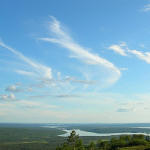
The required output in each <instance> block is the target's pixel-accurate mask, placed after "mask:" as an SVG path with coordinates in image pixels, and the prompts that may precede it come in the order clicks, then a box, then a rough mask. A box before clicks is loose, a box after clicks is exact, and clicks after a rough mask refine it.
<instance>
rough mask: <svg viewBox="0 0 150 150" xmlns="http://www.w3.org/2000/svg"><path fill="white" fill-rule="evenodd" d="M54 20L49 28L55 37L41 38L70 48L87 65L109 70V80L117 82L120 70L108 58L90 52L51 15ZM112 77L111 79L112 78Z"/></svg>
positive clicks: (74, 55)
mask: <svg viewBox="0 0 150 150" xmlns="http://www.w3.org/2000/svg"><path fill="white" fill-rule="evenodd" d="M51 19H52V21H51V22H50V23H49V30H50V31H51V32H52V33H53V34H54V38H49V37H47V38H40V40H43V41H47V42H50V43H56V44H59V45H60V46H62V47H63V48H66V49H67V50H69V51H70V52H71V53H72V54H73V57H74V58H76V59H78V60H80V61H82V62H83V63H84V64H86V65H95V66H97V69H98V70H101V69H102V68H103V70H105V71H106V70H107V71H106V72H107V74H109V75H110V76H109V79H108V81H109V82H110V83H111V84H112V83H115V82H116V81H117V80H118V79H119V78H120V75H121V72H120V70H119V69H118V68H117V67H116V66H115V65H114V64H113V63H111V62H109V61H108V60H106V59H104V58H102V57H100V56H98V55H96V54H93V53H91V52H89V51H88V50H87V49H86V48H84V47H82V46H81V45H79V44H78V43H77V42H75V41H74V40H73V39H72V37H71V36H70V35H69V34H68V33H67V32H65V30H64V29H63V27H62V26H61V24H60V22H59V21H58V20H56V18H54V17H51ZM110 78H111V79H110Z"/></svg>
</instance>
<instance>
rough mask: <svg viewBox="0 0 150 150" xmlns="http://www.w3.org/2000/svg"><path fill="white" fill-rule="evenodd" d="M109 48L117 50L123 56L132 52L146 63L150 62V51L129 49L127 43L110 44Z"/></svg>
mask: <svg viewBox="0 0 150 150" xmlns="http://www.w3.org/2000/svg"><path fill="white" fill-rule="evenodd" d="M109 49H111V50H113V51H115V52H116V53H118V54H120V55H122V56H128V55H129V54H132V55H134V56H136V57H137V58H139V59H141V60H144V61H145V62H146V63H148V64H150V52H142V51H139V50H135V49H129V48H128V46H127V45H126V44H124V45H122V44H119V45H111V46H109Z"/></svg>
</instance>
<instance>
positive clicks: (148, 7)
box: [143, 4, 150, 12]
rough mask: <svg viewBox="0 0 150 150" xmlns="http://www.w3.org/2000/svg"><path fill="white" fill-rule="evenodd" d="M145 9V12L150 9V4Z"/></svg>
mask: <svg viewBox="0 0 150 150" xmlns="http://www.w3.org/2000/svg"><path fill="white" fill-rule="evenodd" d="M143 11H145V12H147V11H150V4H147V5H145V6H144V8H143Z"/></svg>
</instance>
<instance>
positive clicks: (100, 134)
mask: <svg viewBox="0 0 150 150" xmlns="http://www.w3.org/2000/svg"><path fill="white" fill-rule="evenodd" d="M63 131H65V132H67V133H65V134H61V135H59V136H62V137H67V136H69V135H70V133H71V131H72V130H63ZM75 132H76V133H77V134H79V135H80V136H113V135H133V134H143V135H147V136H150V134H147V133H130V132H125V133H94V132H87V131H82V130H79V129H75Z"/></svg>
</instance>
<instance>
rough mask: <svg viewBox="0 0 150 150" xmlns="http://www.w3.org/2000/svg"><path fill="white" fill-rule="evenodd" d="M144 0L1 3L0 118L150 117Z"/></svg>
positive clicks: (149, 45)
mask: <svg viewBox="0 0 150 150" xmlns="http://www.w3.org/2000/svg"><path fill="white" fill-rule="evenodd" d="M149 18H150V1H149V0H134V1H131V0H115V1H114V0H94V1H91V0H61V1H60V0H44V1H43V0H22V1H17V0H14V1H10V0H5V1H1V4H0V122H18V123H142V122H150V118H149V113H150V86H149V85H150V69H149V68H150V38H149V37H150V19H149Z"/></svg>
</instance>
